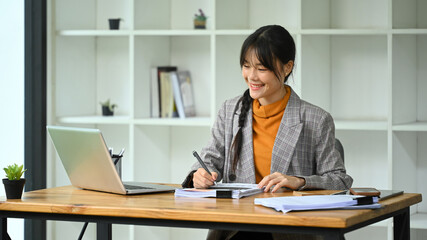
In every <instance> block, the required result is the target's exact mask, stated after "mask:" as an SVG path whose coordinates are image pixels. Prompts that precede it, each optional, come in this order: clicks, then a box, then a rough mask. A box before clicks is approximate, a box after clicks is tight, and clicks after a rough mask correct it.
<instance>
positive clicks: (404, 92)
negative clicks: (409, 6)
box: [392, 35, 427, 131]
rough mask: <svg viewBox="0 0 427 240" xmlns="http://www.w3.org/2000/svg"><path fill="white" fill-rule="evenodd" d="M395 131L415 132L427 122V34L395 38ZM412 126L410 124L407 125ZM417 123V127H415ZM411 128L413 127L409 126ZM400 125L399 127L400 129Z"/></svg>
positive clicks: (393, 67)
mask: <svg viewBox="0 0 427 240" xmlns="http://www.w3.org/2000/svg"><path fill="white" fill-rule="evenodd" d="M392 43H393V44H392V48H393V56H392V65H393V66H392V69H393V70H392V81H393V84H392V87H393V89H392V91H393V93H392V94H393V96H399V97H395V98H393V102H392V109H393V113H392V115H393V125H396V127H393V129H397V130H398V129H400V128H401V127H402V126H400V125H402V124H403V125H406V126H403V128H406V129H408V130H409V128H410V129H415V128H414V127H416V126H419V127H421V128H420V129H421V130H423V131H424V130H425V127H423V126H422V125H423V124H422V123H423V122H426V121H427V109H426V108H425V103H426V102H427V95H426V94H425V91H427V71H426V70H425V66H427V56H426V54H424V53H426V52H427V35H393V38H392ZM408 123H409V124H408ZM414 123H416V124H414ZM409 125H410V126H409ZM399 126H400V127H399Z"/></svg>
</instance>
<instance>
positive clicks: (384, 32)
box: [300, 28, 389, 36]
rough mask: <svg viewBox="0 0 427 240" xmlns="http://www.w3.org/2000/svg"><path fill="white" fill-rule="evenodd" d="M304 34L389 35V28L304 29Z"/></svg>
mask: <svg viewBox="0 0 427 240" xmlns="http://www.w3.org/2000/svg"><path fill="white" fill-rule="evenodd" d="M300 32H301V34H302V35H356V36H361V35H387V34H388V32H389V31H388V29H385V28H384V29H302V30H301V31H300Z"/></svg>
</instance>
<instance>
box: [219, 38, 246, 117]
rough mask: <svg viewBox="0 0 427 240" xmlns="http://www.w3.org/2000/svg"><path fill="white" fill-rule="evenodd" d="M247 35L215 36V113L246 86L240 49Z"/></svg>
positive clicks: (240, 93)
mask: <svg viewBox="0 0 427 240" xmlns="http://www.w3.org/2000/svg"><path fill="white" fill-rule="evenodd" d="M246 37H247V36H218V37H217V38H216V63H215V65H216V82H215V88H216V89H217V91H216V92H217V95H216V96H215V106H216V107H217V109H216V110H215V114H216V113H217V112H218V110H219V108H220V107H221V106H222V104H223V103H224V101H225V100H227V99H230V98H234V97H236V96H239V95H242V94H243V92H244V91H245V90H246V89H247V88H248V87H247V85H246V83H245V80H244V79H243V77H242V72H241V67H240V49H241V47H242V44H243V42H244V40H245V39H246Z"/></svg>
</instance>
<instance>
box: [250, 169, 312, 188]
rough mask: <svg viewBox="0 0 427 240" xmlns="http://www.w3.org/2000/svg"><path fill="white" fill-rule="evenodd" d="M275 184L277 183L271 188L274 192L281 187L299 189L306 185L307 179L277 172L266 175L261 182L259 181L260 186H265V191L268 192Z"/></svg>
mask: <svg viewBox="0 0 427 240" xmlns="http://www.w3.org/2000/svg"><path fill="white" fill-rule="evenodd" d="M273 185H276V186H274V188H273V189H272V190H271V192H273V193H274V192H276V191H277V190H279V189H280V188H281V187H287V188H291V189H298V188H300V187H302V186H304V185H305V179H304V178H299V177H294V176H288V175H284V174H282V173H279V172H275V173H273V174H270V175H268V176H266V177H264V178H263V179H262V180H261V182H259V183H258V187H259V188H262V187H265V189H264V192H268V191H269V190H270V188H271V187H273Z"/></svg>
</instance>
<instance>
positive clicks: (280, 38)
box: [231, 25, 295, 171]
mask: <svg viewBox="0 0 427 240" xmlns="http://www.w3.org/2000/svg"><path fill="white" fill-rule="evenodd" d="M248 51H254V52H255V54H256V57H257V59H258V60H259V61H260V63H261V64H262V65H263V66H264V67H265V68H267V69H268V70H270V71H272V72H273V73H274V75H276V77H277V79H279V80H280V78H281V71H282V70H281V69H278V64H277V63H278V62H277V61H279V63H280V64H279V65H280V66H283V65H284V64H287V63H288V62H289V61H295V42H294V39H293V38H292V36H291V34H289V32H288V31H287V30H286V29H285V28H283V27H281V26H278V25H268V26H264V27H261V28H259V29H258V30H256V31H255V32H254V33H252V34H251V35H249V37H247V38H246V40H245V41H244V42H243V45H242V49H241V52H240V67H243V64H245V62H246V55H247V53H248ZM291 73H292V70H291V72H290V73H289V74H287V75H286V76H285V78H284V79H283V82H284V83H286V81H287V80H288V77H289V75H290V74H291ZM252 100H253V99H252V98H251V96H250V94H249V89H247V90H246V91H245V92H244V94H243V97H242V107H241V111H240V115H239V130H238V132H237V134H236V137H235V139H234V141H233V144H232V147H231V149H232V150H233V152H234V154H233V171H235V170H236V168H237V162H238V160H239V156H240V150H241V148H242V128H243V126H244V125H245V120H246V114H247V113H248V111H249V109H250V105H251V103H252Z"/></svg>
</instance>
